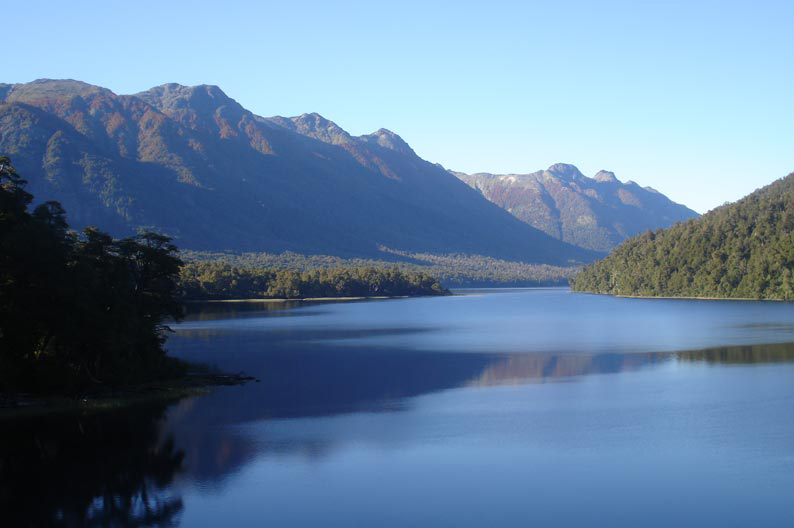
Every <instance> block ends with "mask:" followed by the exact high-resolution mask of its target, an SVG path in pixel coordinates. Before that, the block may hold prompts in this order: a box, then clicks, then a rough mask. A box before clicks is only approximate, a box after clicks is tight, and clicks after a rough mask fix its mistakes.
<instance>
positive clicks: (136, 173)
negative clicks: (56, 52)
mask: <svg viewBox="0 0 794 528" xmlns="http://www.w3.org/2000/svg"><path fill="white" fill-rule="evenodd" d="M0 154H2V155H7V156H10V157H11V159H12V162H13V164H14V166H15V167H16V169H17V170H18V172H19V174H20V175H22V176H23V177H24V178H25V179H27V180H28V181H29V185H28V190H29V191H30V192H32V193H33V194H34V196H35V197H36V199H37V200H38V201H44V200H50V199H55V200H59V201H60V202H61V203H62V204H63V205H64V207H65V209H66V210H67V212H68V215H69V217H68V220H69V222H70V224H71V225H72V226H73V227H75V228H81V227H83V226H86V225H89V224H92V225H96V226H98V227H100V228H102V229H105V230H109V231H110V232H111V233H113V234H115V235H117V236H118V235H126V234H130V233H132V232H134V231H135V230H136V229H137V228H139V227H154V228H157V229H158V230H159V231H161V232H164V233H166V234H169V235H171V236H173V237H174V238H175V241H176V243H177V244H178V245H180V246H181V247H185V248H190V249H196V250H216V251H217V250H231V251H238V252H239V251H268V252H281V251H288V250H289V251H294V252H298V253H304V254H318V253H322V254H329V255H339V256H364V257H382V256H383V255H385V253H384V252H383V251H387V252H388V251H392V250H394V251H399V252H408V253H410V252H425V253H435V254H452V253H463V254H476V255H487V256H490V257H495V258H500V259H505V260H510V261H523V262H537V263H549V264H569V263H573V262H586V261H591V260H593V259H594V258H595V257H596V256H597V253H595V252H593V251H589V250H586V249H582V248H579V247H576V246H574V245H570V244H567V243H564V242H561V241H559V240H557V239H556V238H554V237H551V236H549V235H547V234H546V233H543V232H541V231H539V230H537V229H534V228H533V227H530V226H528V225H527V224H525V223H524V222H521V221H519V220H518V219H516V218H514V217H513V216H511V215H510V214H508V213H507V212H506V211H504V210H502V209H501V208H499V207H497V206H495V205H494V204H491V203H490V202H488V201H487V200H485V199H483V198H482V196H481V195H480V193H478V192H476V191H474V190H473V189H471V188H470V187H468V186H467V185H465V184H463V183H462V182H461V181H460V180H458V179H457V178H455V177H454V176H453V175H452V174H450V173H448V172H447V171H446V170H445V169H443V168H442V167H441V166H440V165H435V164H432V163H429V162H427V161H425V160H423V159H421V158H419V157H418V156H417V155H416V154H415V153H414V151H413V150H412V149H411V147H409V146H408V144H407V143H405V141H403V140H402V139H401V138H400V137H399V136H398V135H396V134H394V133H393V132H390V131H388V130H383V129H381V130H378V131H377V132H375V133H373V134H369V135H364V136H359V137H354V136H351V135H350V134H348V133H347V132H345V131H344V130H342V129H341V128H340V127H339V126H337V125H336V124H334V123H333V122H331V121H328V120H327V119H325V118H323V117H322V116H319V115H317V114H304V115H301V116H298V117H292V118H284V117H273V118H262V117H259V116H256V115H254V114H252V113H251V112H249V111H248V110H246V109H245V108H243V107H242V106H240V105H239V104H238V103H237V102H235V101H234V100H233V99H231V98H229V97H228V96H226V94H224V93H223V91H221V89H220V88H218V87H216V86H194V87H187V86H181V85H177V84H166V85H163V86H158V87H156V88H152V89H151V90H148V91H146V92H142V93H139V94H136V95H116V94H114V93H113V92H111V91H110V90H107V89H105V88H101V87H97V86H92V85H89V84H85V83H82V82H79V81H71V80H65V81H57V80H39V81H35V82H32V83H27V84H15V85H8V84H0Z"/></svg>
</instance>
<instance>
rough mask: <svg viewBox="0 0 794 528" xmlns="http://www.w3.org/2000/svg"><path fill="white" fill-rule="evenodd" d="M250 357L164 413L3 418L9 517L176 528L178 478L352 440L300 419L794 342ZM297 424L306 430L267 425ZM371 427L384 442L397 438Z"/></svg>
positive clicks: (749, 360)
mask: <svg viewBox="0 0 794 528" xmlns="http://www.w3.org/2000/svg"><path fill="white" fill-rule="evenodd" d="M216 344H217V343H216ZM259 361H260V373H259V375H260V376H261V382H260V383H254V384H249V385H246V386H242V387H228V388H222V389H218V390H217V391H216V392H214V393H212V394H209V395H207V396H201V397H195V398H190V399H185V400H182V401H180V402H178V403H176V404H172V405H170V407H168V409H167V411H166V407H167V406H166V404H156V405H146V406H136V407H131V408H128V409H125V410H123V411H114V412H101V413H91V414H80V415H76V414H68V415H61V416H53V417H48V418H46V419H43V418H26V419H14V420H13V422H12V421H9V420H5V421H4V422H0V426H2V428H3V434H2V436H0V502H1V503H2V505H3V509H4V511H5V512H10V513H7V517H6V519H4V524H5V525H8V526H45V525H46V526H50V525H51V526H76V525H80V526H82V525H100V526H101V525H115V526H169V525H175V524H177V523H178V521H179V518H180V514H181V512H182V510H183V507H184V505H183V502H182V499H181V491H180V490H182V489H183V488H184V487H185V486H188V487H191V486H198V487H199V488H201V489H203V490H204V491H205V492H206V491H212V490H216V491H220V489H221V488H223V487H224V486H225V485H226V484H227V483H228V482H229V481H230V477H232V476H234V475H236V474H237V472H239V471H240V470H241V469H242V468H244V467H246V466H247V465H248V464H250V463H252V462H253V461H254V460H256V459H258V458H260V457H262V456H276V457H281V456H284V455H298V456H300V457H303V458H307V459H323V458H327V457H328V456H329V455H330V454H331V453H333V452H335V451H336V450H338V449H339V448H341V447H343V446H344V445H345V444H344V443H345V442H355V441H357V437H356V435H355V434H352V433H350V432H349V431H348V432H347V433H342V432H341V431H340V430H323V429H321V430H319V432H318V431H314V432H313V433H307V432H306V429H305V426H306V424H307V423H308V422H306V421H305V419H307V418H322V417H331V416H336V417H339V416H359V415H360V413H362V412H363V413H401V412H403V411H406V410H409V409H411V408H412V405H414V404H415V401H416V400H415V398H416V397H419V396H423V395H427V394H431V393H438V392H439V391H445V390H449V389H455V388H458V387H471V386H488V385H505V384H519V383H537V382H549V381H557V380H576V379H578V378H582V377H584V376H591V375H600V374H615V373H622V372H633V371H637V370H640V369H644V368H653V367H655V366H658V365H664V364H674V363H675V362H682V363H684V364H693V363H698V362H702V363H708V364H712V365H716V364H726V365H734V364H754V363H776V362H791V361H794V344H785V345H781V344H774V345H754V346H737V347H718V348H710V349H705V350H697V351H685V352H675V353H649V354H601V355H591V356H585V355H580V356H577V355H571V354H567V355H547V356H543V355H528V354H527V355H511V356H505V355H498V354H492V355H488V354H471V353H466V354H462V353H421V352H411V351H404V350H379V351H376V352H373V351H369V353H365V352H362V351H361V350H359V349H354V350H346V349H337V350H333V349H332V348H323V349H317V348H313V347H309V346H303V347H299V346H294V345H293V346H291V347H288V348H284V349H282V350H278V349H276V350H275V351H273V350H271V351H269V353H268V354H267V356H266V357H264V358H262V357H260V358H259ZM361 416H365V415H361ZM293 419H299V423H300V424H301V425H296V426H295V427H286V428H285V427H283V426H280V427H276V428H275V429H271V428H270V426H269V425H268V424H284V423H285V420H286V423H288V422H289V421H290V420H293ZM300 420H303V421H300ZM325 423H326V427H328V425H327V424H328V423H329V422H325ZM353 423H358V422H355V421H354V422H353ZM249 426H252V427H254V428H255V430H256V434H251V429H250V427H249ZM334 427H340V428H343V429H345V428H350V427H351V425H350V422H349V421H342V422H341V424H340V425H337V426H334ZM352 427H353V429H354V430H355V429H356V426H352ZM367 434H368V435H376V438H379V440H378V441H383V442H387V441H392V440H393V438H392V435H393V434H397V435H400V434H406V433H405V432H404V431H397V430H395V431H384V432H383V433H382V435H383V436H382V437H378V436H377V435H378V434H380V433H378V432H377V431H374V432H372V431H369V432H368V433H367ZM408 434H410V433H408Z"/></svg>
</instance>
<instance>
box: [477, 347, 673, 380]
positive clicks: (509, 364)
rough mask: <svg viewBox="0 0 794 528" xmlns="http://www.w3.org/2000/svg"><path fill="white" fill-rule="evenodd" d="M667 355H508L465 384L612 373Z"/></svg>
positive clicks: (636, 368) (639, 365)
mask: <svg viewBox="0 0 794 528" xmlns="http://www.w3.org/2000/svg"><path fill="white" fill-rule="evenodd" d="M670 358H671V355H670V354H667V353H651V354H599V355H595V356H568V355H556V356H540V355H537V354H524V355H520V356H509V357H507V358H504V359H502V360H500V361H498V362H496V363H494V364H492V365H490V366H489V367H488V368H486V369H485V370H484V371H483V372H482V373H481V374H480V375H479V376H477V377H476V378H475V379H473V380H471V381H470V382H468V383H467V384H466V385H468V386H489V385H509V384H513V383H521V382H526V381H543V380H550V379H556V378H571V377H575V376H585V375H588V374H613V373H617V372H626V371H631V370H638V369H640V368H643V367H646V366H649V365H653V364H657V363H660V362H663V361H669V360H670Z"/></svg>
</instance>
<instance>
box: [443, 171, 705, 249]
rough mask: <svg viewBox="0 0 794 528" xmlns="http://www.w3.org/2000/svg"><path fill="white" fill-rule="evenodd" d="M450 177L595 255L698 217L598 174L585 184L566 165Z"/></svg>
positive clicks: (654, 193)
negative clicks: (647, 232)
mask: <svg viewBox="0 0 794 528" xmlns="http://www.w3.org/2000/svg"><path fill="white" fill-rule="evenodd" d="M452 174H454V175H455V176H457V177H458V178H460V179H461V180H462V181H464V182H466V183H467V184H468V185H470V186H471V187H473V188H474V189H477V190H478V191H480V192H481V193H482V195H483V196H484V197H486V198H487V199H488V200H490V201H491V202H493V203H495V204H496V205H498V206H499V207H502V208H503V209H506V210H507V211H508V212H510V213H511V214H512V215H513V216H515V217H516V218H518V219H519V220H521V221H523V222H526V223H527V224H529V225H531V226H533V227H536V228H537V229H540V230H541V231H543V232H545V233H547V234H549V235H551V236H553V237H555V238H558V239H560V240H564V241H565V242H568V243H569V244H574V245H577V246H580V247H583V248H587V249H592V250H595V251H603V252H607V251H609V250H610V249H612V248H613V247H615V246H616V245H618V244H619V243H621V242H623V241H624V240H625V239H627V238H629V237H630V236H633V235H636V234H637V233H641V232H643V231H646V230H648V229H656V228H659V227H668V226H670V225H672V224H674V223H675V222H682V221H684V220H688V219H690V218H694V217H696V216H698V214H697V213H696V212H695V211H693V210H691V209H689V208H687V207H684V206H683V205H680V204H677V203H675V202H673V201H671V200H670V199H669V198H667V197H666V196H664V195H663V194H661V193H660V192H658V191H656V190H654V189H652V188H650V187H640V186H639V185H637V184H636V183H634V182H632V181H629V182H626V183H621V182H620V180H618V179H617V178H616V177H615V174H614V173H612V172H609V171H603V170H602V171H599V172H598V174H596V175H595V176H594V177H592V178H588V177H587V176H585V175H584V174H582V173H581V172H580V171H579V169H577V168H576V167H574V166H573V165H568V164H565V163H558V164H556V165H552V166H551V167H549V168H548V169H547V170H545V171H538V172H533V173H531V174H488V173H478V174H464V173H462V172H453V173H452Z"/></svg>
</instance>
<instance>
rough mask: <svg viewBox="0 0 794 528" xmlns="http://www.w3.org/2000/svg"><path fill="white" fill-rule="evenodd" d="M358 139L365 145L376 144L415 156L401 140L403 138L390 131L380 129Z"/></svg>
mask: <svg viewBox="0 0 794 528" xmlns="http://www.w3.org/2000/svg"><path fill="white" fill-rule="evenodd" d="M359 139H361V140H363V141H365V142H367V143H376V144H378V145H380V146H381V147H384V148H387V149H389V150H394V151H396V152H400V153H402V154H415V152H414V151H413V149H412V148H411V147H410V146H409V145H408V143H406V142H405V141H404V140H403V138H401V137H400V136H398V135H397V134H395V133H394V132H392V131H391V130H388V129H385V128H381V129H379V130H377V131H376V132H373V133H372V134H367V135H365V136H359Z"/></svg>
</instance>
